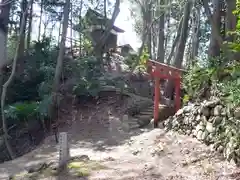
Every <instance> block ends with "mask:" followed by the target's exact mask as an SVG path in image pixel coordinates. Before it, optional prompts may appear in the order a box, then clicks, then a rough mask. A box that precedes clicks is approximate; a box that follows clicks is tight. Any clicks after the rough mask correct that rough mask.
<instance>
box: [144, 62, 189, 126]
mask: <svg viewBox="0 0 240 180" xmlns="http://www.w3.org/2000/svg"><path fill="white" fill-rule="evenodd" d="M147 71H148V73H149V74H150V75H151V77H153V78H154V80H155V85H154V87H155V88H154V89H155V90H154V127H158V118H159V101H160V79H170V80H173V81H174V82H175V94H176V96H175V108H176V112H177V110H179V109H180V105H181V100H180V86H181V79H182V78H181V76H182V72H183V71H184V70H182V69H178V68H175V67H173V66H169V65H166V64H163V63H160V62H157V61H153V60H148V61H147Z"/></svg>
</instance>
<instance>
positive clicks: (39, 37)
mask: <svg viewBox="0 0 240 180" xmlns="http://www.w3.org/2000/svg"><path fill="white" fill-rule="evenodd" d="M40 3H41V5H40V6H41V7H40V19H39V26H38V41H40V39H41V26H42V15H43V0H41V2H40Z"/></svg>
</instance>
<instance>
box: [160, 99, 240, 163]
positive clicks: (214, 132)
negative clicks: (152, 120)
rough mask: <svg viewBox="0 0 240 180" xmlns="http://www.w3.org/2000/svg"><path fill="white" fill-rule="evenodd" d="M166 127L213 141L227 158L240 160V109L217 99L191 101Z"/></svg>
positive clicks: (236, 161) (237, 161)
mask: <svg viewBox="0 0 240 180" xmlns="http://www.w3.org/2000/svg"><path fill="white" fill-rule="evenodd" d="M164 127H165V129H166V130H170V129H172V130H175V131H178V132H179V133H183V134H187V135H191V136H193V137H195V138H197V139H198V140H200V141H202V142H204V143H206V144H207V145H210V144H212V145H213V148H214V149H215V150H217V151H219V152H220V153H223V155H224V157H225V158H226V159H227V160H229V161H230V160H233V161H234V162H235V163H236V164H237V165H239V163H240V131H239V130H240V108H233V107H231V106H230V105H225V104H224V103H223V102H222V101H220V99H217V98H215V99H212V100H209V101H204V102H202V103H196V104H189V105H187V106H185V107H183V108H182V109H180V110H179V111H178V112H177V113H176V114H175V115H174V116H172V117H170V118H168V119H167V120H166V121H165V122H164Z"/></svg>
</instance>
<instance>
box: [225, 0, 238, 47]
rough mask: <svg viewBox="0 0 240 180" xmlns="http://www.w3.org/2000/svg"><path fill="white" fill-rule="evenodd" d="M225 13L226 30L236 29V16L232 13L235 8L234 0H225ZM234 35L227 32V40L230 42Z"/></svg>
mask: <svg viewBox="0 0 240 180" xmlns="http://www.w3.org/2000/svg"><path fill="white" fill-rule="evenodd" d="M226 5H227V14H226V21H225V23H226V32H227V33H228V32H229V31H234V30H235V29H236V22H237V18H236V16H235V15H233V11H234V10H235V9H236V0H226ZM233 40H234V37H233V36H231V35H228V34H227V41H229V42H232V41H233Z"/></svg>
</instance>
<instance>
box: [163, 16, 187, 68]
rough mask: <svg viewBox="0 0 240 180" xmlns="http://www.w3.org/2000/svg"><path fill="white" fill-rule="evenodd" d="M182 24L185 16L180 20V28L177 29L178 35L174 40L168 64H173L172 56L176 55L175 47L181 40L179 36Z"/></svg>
mask: <svg viewBox="0 0 240 180" xmlns="http://www.w3.org/2000/svg"><path fill="white" fill-rule="evenodd" d="M182 24H183V17H182V18H181V20H180V22H179V25H178V29H177V35H176V37H175V39H174V41H173V44H172V48H171V51H170V53H169V56H168V58H167V64H171V60H172V57H173V55H174V51H175V48H176V46H177V43H178V42H179V38H180V35H181V29H182Z"/></svg>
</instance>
